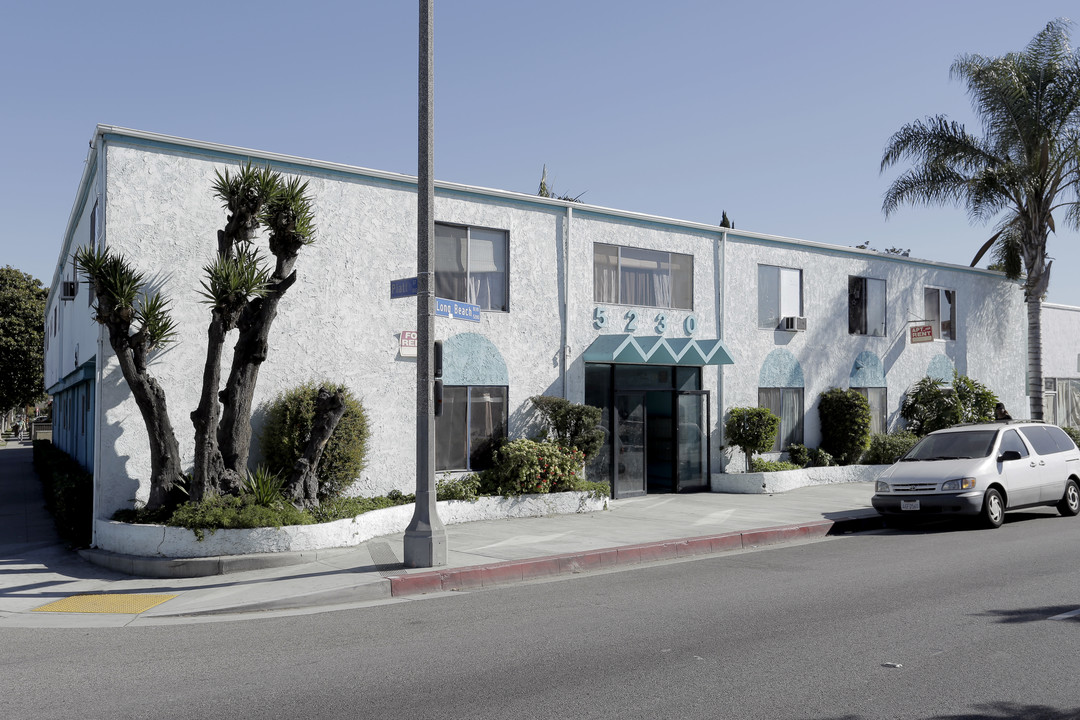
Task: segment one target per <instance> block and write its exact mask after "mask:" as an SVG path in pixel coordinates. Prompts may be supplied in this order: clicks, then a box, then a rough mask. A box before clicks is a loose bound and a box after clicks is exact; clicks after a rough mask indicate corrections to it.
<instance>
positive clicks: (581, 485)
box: [570, 478, 611, 499]
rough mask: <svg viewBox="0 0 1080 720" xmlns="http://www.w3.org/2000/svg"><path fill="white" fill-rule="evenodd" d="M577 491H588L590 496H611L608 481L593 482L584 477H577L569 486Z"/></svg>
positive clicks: (597, 497)
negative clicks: (571, 485) (572, 484)
mask: <svg viewBox="0 0 1080 720" xmlns="http://www.w3.org/2000/svg"><path fill="white" fill-rule="evenodd" d="M570 489H571V490H574V491H577V492H583V493H588V494H589V497H591V498H596V499H600V498H606V497H611V483H609V482H593V481H592V480H586V479H585V478H578V480H577V482H575V483H574V486H573V487H571V488H570Z"/></svg>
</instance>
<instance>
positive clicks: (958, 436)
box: [903, 430, 997, 461]
mask: <svg viewBox="0 0 1080 720" xmlns="http://www.w3.org/2000/svg"><path fill="white" fill-rule="evenodd" d="M996 438H997V431H996V430H975V431H971V432H951V433H950V432H946V433H934V434H932V435H927V436H926V437H924V438H923V439H922V440H920V441H919V443H918V444H917V445H915V447H913V448H911V450H910V452H908V454H907V455H905V456H904V458H903V459H904V460H909V461H910V460H955V459H957V458H980V457H986V456H987V455H989V454H990V450H991V449H993V447H994V440H995V439H996Z"/></svg>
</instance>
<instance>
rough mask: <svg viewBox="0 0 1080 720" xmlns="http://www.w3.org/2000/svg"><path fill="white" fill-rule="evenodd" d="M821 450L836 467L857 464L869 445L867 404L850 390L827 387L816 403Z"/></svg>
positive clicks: (868, 407)
mask: <svg viewBox="0 0 1080 720" xmlns="http://www.w3.org/2000/svg"><path fill="white" fill-rule="evenodd" d="M818 417H819V418H820V419H821V449H822V450H824V451H825V452H827V453H829V454H830V455H832V456H833V457H835V458H836V461H837V462H838V463H839V464H840V465H851V464H853V463H856V462H858V461H859V458H861V457H862V454H863V452H864V451H865V450H866V447H867V446H868V445H869V444H870V403H868V402H867V401H866V398H864V397H863V396H862V395H860V394H859V393H858V392H856V391H854V390H841V389H840V388H835V387H834V388H831V389H829V390H826V391H825V392H823V393H821V397H820V399H819V401H818Z"/></svg>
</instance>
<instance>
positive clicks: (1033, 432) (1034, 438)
mask: <svg viewBox="0 0 1080 720" xmlns="http://www.w3.org/2000/svg"><path fill="white" fill-rule="evenodd" d="M1020 432H1022V433H1023V434H1024V437H1026V438H1027V440H1028V442H1029V443H1031V447H1033V448H1035V452H1037V453H1039V454H1040V455H1053V454H1054V453H1056V452H1061V450H1060V449H1059V448H1058V444H1057V443H1056V442H1055V441H1054V438H1053V437H1052V436H1051V435H1050V433H1048V432H1046V428H1045V427H1043V426H1041V425H1033V426H1031V427H1025V428H1020Z"/></svg>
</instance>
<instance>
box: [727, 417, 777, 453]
mask: <svg viewBox="0 0 1080 720" xmlns="http://www.w3.org/2000/svg"><path fill="white" fill-rule="evenodd" d="M779 429H780V418H778V417H776V416H775V415H773V413H772V411H771V410H769V409H768V408H760V407H734V408H731V410H729V411H728V419H727V422H726V423H724V437H725V438H727V444H728V445H731V446H734V447H737V448H739V449H740V450H742V451H743V455H745V456H746V467H747V468H749V467H750V466H751V464H752V463H753V460H754V455H755V454H756V453H763V452H765V451H766V450H768V449H769V448H771V447H772V446H773V443H774V442H776V432H777V430H779Z"/></svg>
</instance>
